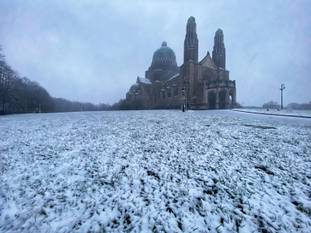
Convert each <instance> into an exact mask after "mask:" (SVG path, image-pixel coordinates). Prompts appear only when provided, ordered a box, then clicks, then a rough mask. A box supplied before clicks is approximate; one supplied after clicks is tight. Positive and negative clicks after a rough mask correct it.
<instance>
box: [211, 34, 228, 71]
mask: <svg viewBox="0 0 311 233" xmlns="http://www.w3.org/2000/svg"><path fill="white" fill-rule="evenodd" d="M213 61H214V63H215V65H216V66H217V67H221V68H223V69H226V49H225V44H224V34H223V32H222V30H221V29H218V30H217V31H216V33H215V37H214V48H213Z"/></svg>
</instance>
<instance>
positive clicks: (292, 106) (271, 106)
mask: <svg viewBox="0 0 311 233" xmlns="http://www.w3.org/2000/svg"><path fill="white" fill-rule="evenodd" d="M262 108H266V109H280V108H281V106H280V104H279V103H277V102H275V101H269V102H267V103H264V104H263V105H262ZM285 108H286V109H294V110H311V101H310V102H309V103H301V104H299V103H289V104H288V105H287V106H286V107H285Z"/></svg>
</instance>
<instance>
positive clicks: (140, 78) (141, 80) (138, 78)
mask: <svg viewBox="0 0 311 233" xmlns="http://www.w3.org/2000/svg"><path fill="white" fill-rule="evenodd" d="M136 82H137V83H142V84H151V81H150V80H149V79H147V78H142V77H139V76H138V77H137V81H136Z"/></svg>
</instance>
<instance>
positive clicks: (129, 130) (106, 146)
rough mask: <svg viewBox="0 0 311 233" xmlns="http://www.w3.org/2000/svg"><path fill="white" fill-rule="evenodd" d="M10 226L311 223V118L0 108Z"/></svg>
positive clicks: (1, 221)
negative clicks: (5, 112)
mask: <svg viewBox="0 0 311 233" xmlns="http://www.w3.org/2000/svg"><path fill="white" fill-rule="evenodd" d="M0 138H1V141H0V232H32V233H33V232H58V233H61V232H129V231H133V232H311V120H310V119H295V118H286V117H272V116H263V115H252V114H246V113H240V112H233V111H229V110H228V111H189V112H187V113H182V112H181V111H127V112H126V111H120V112H86V113H60V114H37V115H35V114H26V115H14V116H5V117H0Z"/></svg>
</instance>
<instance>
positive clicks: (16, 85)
mask: <svg viewBox="0 0 311 233" xmlns="http://www.w3.org/2000/svg"><path fill="white" fill-rule="evenodd" d="M109 109H111V106H110V105H107V104H99V105H94V104H92V103H81V102H75V101H69V100H66V99H62V98H54V97H52V96H51V95H50V94H49V93H48V91H47V90H46V89H45V88H43V87H42V86H40V84H39V83H37V82H34V81H31V80H30V79H28V78H27V77H21V76H20V75H19V74H18V73H17V72H16V71H15V70H13V69H12V67H11V66H9V65H8V64H7V62H6V61H5V57H4V55H3V53H2V50H1V47H0V114H2V115H3V114H12V113H38V112H72V111H101V110H109Z"/></svg>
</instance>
